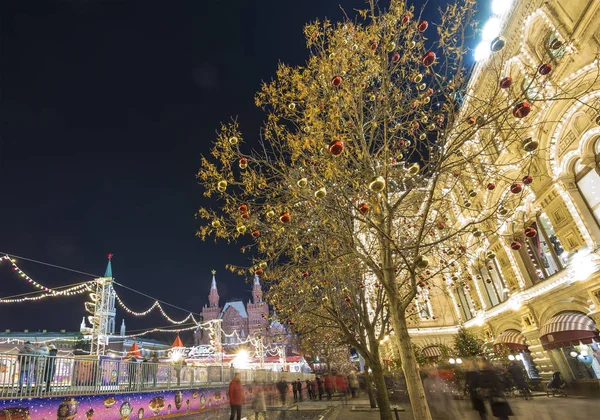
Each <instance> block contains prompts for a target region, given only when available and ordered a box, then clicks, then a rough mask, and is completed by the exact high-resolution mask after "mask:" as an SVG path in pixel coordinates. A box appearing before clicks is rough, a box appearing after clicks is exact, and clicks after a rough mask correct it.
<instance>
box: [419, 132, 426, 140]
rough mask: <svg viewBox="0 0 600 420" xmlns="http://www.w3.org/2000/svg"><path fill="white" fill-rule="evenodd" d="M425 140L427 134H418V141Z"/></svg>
mask: <svg viewBox="0 0 600 420" xmlns="http://www.w3.org/2000/svg"><path fill="white" fill-rule="evenodd" d="M426 138H427V134H425V133H421V134H419V140H425V139H426Z"/></svg>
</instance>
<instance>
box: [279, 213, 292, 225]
mask: <svg viewBox="0 0 600 420" xmlns="http://www.w3.org/2000/svg"><path fill="white" fill-rule="evenodd" d="M290 220H292V216H290V214H289V213H282V214H281V216H279V221H280V222H281V223H289V222H290Z"/></svg>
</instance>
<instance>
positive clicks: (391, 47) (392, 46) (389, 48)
mask: <svg viewBox="0 0 600 420" xmlns="http://www.w3.org/2000/svg"><path fill="white" fill-rule="evenodd" d="M385 49H386V51H387V52H389V53H391V52H392V51H394V50H395V49H396V43H395V42H393V41H392V42H390V43H388V44H387V45H386V46H385Z"/></svg>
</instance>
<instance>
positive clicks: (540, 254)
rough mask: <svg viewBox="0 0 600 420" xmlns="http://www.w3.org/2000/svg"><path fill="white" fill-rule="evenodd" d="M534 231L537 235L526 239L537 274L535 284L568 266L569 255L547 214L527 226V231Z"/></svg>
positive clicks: (541, 215) (542, 214)
mask: <svg viewBox="0 0 600 420" xmlns="http://www.w3.org/2000/svg"><path fill="white" fill-rule="evenodd" d="M529 229H534V230H535V232H536V234H535V236H533V237H527V238H526V245H527V251H528V253H529V257H530V259H531V262H532V263H533V266H534V268H535V272H536V278H533V279H532V280H533V282H534V283H537V282H538V281H541V280H544V279H547V278H548V277H550V276H552V275H553V274H556V273H558V272H559V271H560V270H562V269H563V268H564V266H565V265H566V261H565V259H566V257H567V253H566V252H565V250H564V248H563V246H562V244H561V243H560V240H559V239H558V237H557V236H556V233H555V232H554V227H553V226H552V223H550V219H548V216H546V214H545V213H540V214H539V215H537V216H536V217H535V219H534V220H532V221H530V222H529V223H528V224H527V228H526V231H527V230H529Z"/></svg>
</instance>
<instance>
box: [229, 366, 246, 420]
mask: <svg viewBox="0 0 600 420" xmlns="http://www.w3.org/2000/svg"><path fill="white" fill-rule="evenodd" d="M227 397H228V398H229V405H230V406H231V415H230V416H229V420H241V419H242V405H243V404H244V388H242V382H241V381H240V374H239V372H238V373H236V374H235V375H233V379H232V380H231V382H230V383H229V388H228V389H227Z"/></svg>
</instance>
